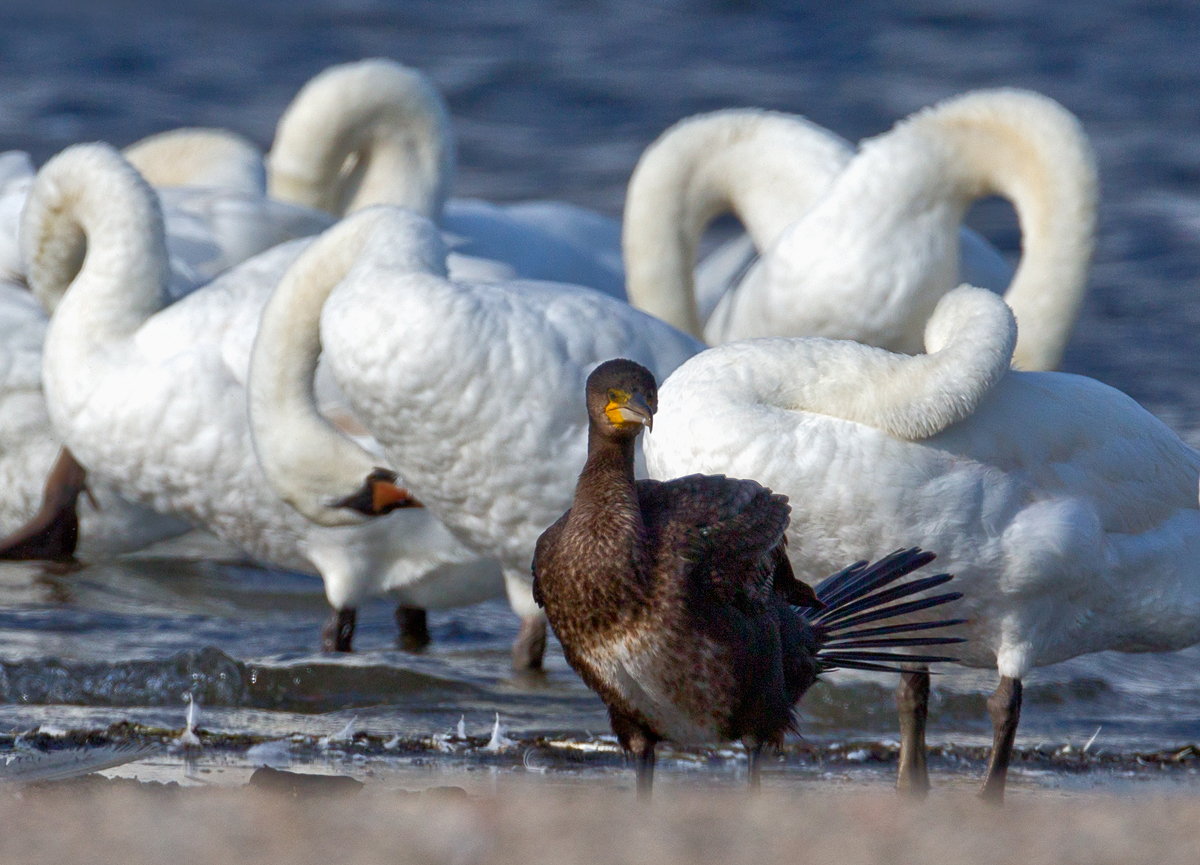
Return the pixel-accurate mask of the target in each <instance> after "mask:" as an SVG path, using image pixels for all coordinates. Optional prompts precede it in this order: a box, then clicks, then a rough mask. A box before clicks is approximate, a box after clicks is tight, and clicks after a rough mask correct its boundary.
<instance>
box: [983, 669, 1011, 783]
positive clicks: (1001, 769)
mask: <svg viewBox="0 0 1200 865" xmlns="http://www.w3.org/2000/svg"><path fill="white" fill-rule="evenodd" d="M987 707H988V714H989V715H991V716H992V728H993V731H994V735H993V739H992V755H991V758H990V759H989V760H988V767H987V775H985V776H984V779H983V789H982V790H980V791H979V798H980V799H982V800H983V801H985V802H989V803H991V804H993V805H1003V804H1004V784H1005V781H1006V780H1007V779H1008V763H1009V760H1011V759H1012V749H1013V740H1014V739H1016V738H1017V722H1018V721H1020V720H1021V680H1020V679H1014V678H1012V677H1010V676H1001V677H1000V686H999V687H998V688H996V691H995V693H993V694H992V696H990V697H988V701H987Z"/></svg>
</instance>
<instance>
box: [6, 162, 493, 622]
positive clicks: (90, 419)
mask: <svg viewBox="0 0 1200 865" xmlns="http://www.w3.org/2000/svg"><path fill="white" fill-rule="evenodd" d="M159 219H160V217H159V215H158V208H157V201H156V199H155V197H154V196H153V194H152V193H151V191H150V190H149V188H148V187H147V186H146V185H145V184H144V182H143V181H142V180H141V178H140V177H139V176H138V175H137V174H136V172H134V171H133V169H132V168H130V167H129V166H128V165H127V164H126V163H125V162H124V161H123V160H121V158H120V157H119V156H118V155H117V154H116V153H115V152H114V151H112V150H111V149H110V148H107V147H105V146H102V145H91V146H82V147H75V148H71V149H68V150H67V151H64V153H63V154H60V155H59V156H58V157H55V159H54V160H52V161H51V162H50V163H48V164H47V166H46V167H45V168H43V169H42V172H41V173H40V174H39V176H38V179H37V181H35V184H34V188H33V191H32V193H31V195H30V199H29V204H28V205H27V207H26V214H25V219H24V225H23V228H24V230H23V233H22V241H23V245H24V247H25V253H26V259H27V261H28V262H29V264H30V267H29V274H30V282H31V286H32V287H33V288H34V289H35V291H36V292H37V293H38V295H39V297H40V298H42V299H43V300H46V299H47V296H49V295H55V294H61V295H62V299H61V301H59V304H58V309H57V311H56V313H55V316H54V318H53V320H52V322H51V325H50V328H49V332H48V334H47V338H46V348H45V357H44V360H43V381H44V387H45V392H46V397H47V404H48V406H49V408H50V413H51V416H52V418H53V420H54V423H55V427H56V429H58V430H60V431H61V432H62V433H63V437H64V440H65V441H66V443H67V444H68V446H69V447H71V449H72V451H73V452H74V453H75V455H76V457H77V458H78V459H79V461H80V462H81V463H82V464H83V465H85V466H86V467H87V468H88V471H89V473H90V475H92V476H95V477H97V478H99V479H101V480H105V481H107V482H109V483H111V484H112V485H114V486H115V487H117V488H118V489H119V490H120V491H121V493H122V494H123V495H126V496H127V497H129V498H130V499H132V500H135V501H137V502H139V503H141V504H144V505H148V506H150V507H153V508H154V509H155V510H157V511H160V512H162V513H168V514H172V515H175V516H178V517H182V518H184V519H187V520H188V521H190V522H192V523H195V524H197V525H201V526H203V527H205V528H207V529H209V530H210V531H212V532H213V533H214V534H216V535H217V536H218V537H220V538H222V539H223V540H226V541H228V542H230V543H233V544H235V545H237V546H239V547H240V548H242V549H243V550H245V551H246V552H248V553H250V554H251V555H252V556H255V557H256V558H258V559H260V560H263V561H267V562H271V563H274V564H277V565H280V566H283V567H288V568H294V569H297V570H303V571H308V572H314V571H316V570H318V569H319V570H320V572H321V575H322V577H323V578H324V579H325V581H326V593H327V595H328V597H329V599H330V601H331V603H333V604H334V605H335V606H337V607H343V606H353V605H354V604H356V603H358V602H359V601H361V600H363V599H364V598H365V597H368V596H370V595H372V594H375V593H377V592H379V591H381V590H383V589H400V590H401V595H402V597H405V596H404V594H403V590H405V589H406V588H407V587H409V586H415V585H417V584H421V583H422V581H423V579H424V578H425V577H426V576H428V577H429V578H430V579H431V580H435V581H440V582H443V583H445V584H446V585H448V586H450V587H451V588H452V591H451V592H450V594H449V597H451V598H452V599H453V600H454V601H455V602H459V601H460V600H461V598H462V597H463V596H464V595H469V596H471V597H472V598H473V599H474V600H482V599H484V598H487V597H491V596H494V595H496V594H497V593H498V592H499V591H500V590H501V589H500V580H499V573H498V571H497V569H496V568H495V566H494V565H492V566H490V567H488V566H486V564H480V563H479V562H478V557H477V556H475V555H473V554H472V553H470V552H469V551H467V550H466V549H465V548H464V547H462V545H461V544H458V543H457V542H456V541H455V540H454V538H453V537H452V536H451V535H450V534H449V533H448V532H447V531H446V530H445V528H444V527H441V526H440V525H438V524H437V523H436V520H435V519H434V518H433V516H432V515H431V514H430V513H428V512H425V511H422V510H419V509H418V510H405V511H398V512H395V513H393V514H391V515H389V516H387V517H382V518H380V519H379V520H378V521H376V522H374V523H370V524H367V525H362V526H347V527H343V528H323V527H318V526H314V525H313V524H311V523H309V522H308V521H307V520H305V519H303V518H302V517H300V515H299V514H297V513H296V512H295V511H293V510H292V509H291V508H289V507H288V506H286V505H285V504H284V503H283V502H282V501H280V500H279V498H278V497H277V496H275V495H274V493H273V492H272V491H271V489H270V486H269V485H268V484H267V481H266V479H265V478H264V477H263V475H262V470H261V468H260V467H259V465H258V462H257V460H256V459H255V456H254V450H253V445H252V442H251V439H250V430H249V427H248V421H247V415H246V412H247V409H246V395H245V390H244V387H243V385H242V383H243V382H244V381H245V380H246V375H247V372H246V365H247V364H248V351H249V346H250V344H251V342H252V340H253V332H254V330H255V329H256V327H257V320H258V315H259V313H260V312H261V309H262V306H263V304H264V303H265V302H266V300H267V298H268V296H269V295H270V291H271V289H272V288H273V286H274V284H275V282H276V281H277V280H278V278H279V276H280V275H281V274H282V273H283V271H284V270H285V269H286V268H287V266H288V265H289V264H290V263H291V261H292V260H293V259H294V258H295V257H296V256H297V255H298V254H299V253H300V252H301V251H302V250H303V249H304V247H305V245H306V243H307V241H305V240H300V241H295V242H293V243H291V244H286V245H283V246H280V247H276V248H275V249H272V250H269V251H268V252H266V253H264V254H262V255H261V256H259V257H257V258H255V259H252V260H251V261H249V262H247V263H246V264H244V265H242V266H241V267H238V268H235V269H233V270H231V271H229V272H228V273H226V274H224V275H223V276H222V277H220V278H219V279H217V280H216V281H215V282H213V283H212V284H210V285H208V286H206V287H205V288H204V289H203V290H201V291H197V292H195V293H193V294H192V295H190V296H188V297H187V298H184V299H183V300H181V301H179V302H178V303H176V304H174V305H173V306H171V307H168V308H167V309H163V310H161V311H160V310H158V308H157V307H156V306H155V300H156V296H157V295H158V293H159V292H161V282H162V280H163V279H164V271H165V253H164V249H163V235H162V226H161V222H159ZM84 235H86V243H87V254H86V257H85V258H84V259H83V266H82V269H79V270H78V272H77V273H75V272H73V271H72V270H70V269H69V265H70V263H71V262H74V261H76V260H77V259H78V255H79V252H80V250H79V249H78V244H79V243H80V242H81V240H82V239H83V237H84ZM64 265H66V267H65V266H64ZM64 291H65V294H62V293H63V292H64ZM458 564H463V565H465V566H466V567H465V570H464V571H463V572H462V573H459V572H457V571H455V570H453V569H452V568H451V567H450V566H454V565H458ZM416 591H417V593H418V594H419V595H420V596H421V599H422V600H423V601H425V602H428V605H430V606H441V605H442V604H440V603H438V593H437V592H436V591H431V590H430V586H429V585H428V584H422V585H420V586H418V589H417V590H416Z"/></svg>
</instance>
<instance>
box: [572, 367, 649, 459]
mask: <svg viewBox="0 0 1200 865" xmlns="http://www.w3.org/2000/svg"><path fill="white" fill-rule="evenodd" d="M586 394H587V409H588V418H589V419H590V421H591V428H592V430H593V431H594V432H596V433H599V434H600V435H601V436H603V437H604V438H610V439H633V438H637V435H638V433H640V432H641V431H642V428H643V427H644V428H646V429H652V428H653V427H654V412H655V411H657V410H658V384H657V383H656V382H655V381H654V374H653V373H651V372H650V370H648V369H646V368H645V367H644V366H642V365H641V364H640V363H637V362H635V361H632V360H626V359H624V358H617V359H616V360H606V361H605V362H604V363H602V364H600V365H599V366H598V367H596V368H595V369H594V370H592V374H591V375H589V376H588V379H587V387H586Z"/></svg>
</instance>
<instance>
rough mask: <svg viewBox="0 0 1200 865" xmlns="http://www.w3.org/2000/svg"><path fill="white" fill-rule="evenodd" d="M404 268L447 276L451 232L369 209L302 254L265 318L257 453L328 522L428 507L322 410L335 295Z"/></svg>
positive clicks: (252, 387) (292, 493) (286, 488)
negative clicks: (321, 380)
mask: <svg viewBox="0 0 1200 865" xmlns="http://www.w3.org/2000/svg"><path fill="white" fill-rule="evenodd" d="M396 271H401V272H406V273H412V272H419V273H433V274H438V275H442V276H444V275H445V273H446V249H445V246H444V245H443V244H442V240H441V236H440V234H439V232H438V230H437V228H436V226H434V225H433V223H431V222H430V221H429V220H428V219H425V218H424V217H421V216H419V215H417V214H415V213H412V212H410V211H406V210H403V209H401V208H398V207H372V208H368V209H367V210H364V211H361V212H359V213H356V214H354V215H352V216H348V217H346V218H345V219H343V220H342V221H341V222H339V223H338V224H336V225H335V226H333V227H332V228H330V229H329V230H328V231H326V232H325V233H324V234H322V235H321V236H320V237H318V238H317V239H316V240H315V241H313V242H312V243H311V244H310V245H309V246H308V248H307V249H305V250H304V252H303V253H301V255H300V256H299V257H298V258H297V259H296V260H295V261H294V262H293V263H292V265H291V267H289V268H288V270H287V272H286V273H285V274H284V275H283V278H282V279H280V281H279V285H278V286H277V287H276V288H275V292H274V293H273V294H272V296H271V299H270V300H269V301H268V302H267V305H266V307H265V308H264V310H263V314H262V318H261V319H260V322H259V328H258V334H257V336H256V337H255V341H254V348H253V350H252V352H251V361H250V377H249V383H248V388H247V390H248V398H249V409H250V428H251V432H252V434H253V438H254V447H255V452H256V453H257V454H258V458H259V464H260V465H261V466H262V469H263V472H264V474H265V475H266V476H267V480H268V481H269V482H270V484H271V486H272V487H273V488H274V489H275V491H276V492H277V493H278V494H279V496H280V498H282V499H283V500H284V501H285V502H287V503H288V504H289V505H291V506H292V507H293V508H295V509H296V510H297V511H298V512H299V513H301V514H303V515H304V516H305V517H307V518H308V519H310V520H312V521H313V522H314V523H317V524H318V525H324V526H339V525H353V524H355V523H359V522H362V521H363V519H364V517H373V516H378V515H380V514H383V513H387V512H388V511H390V510H393V509H395V508H397V507H419V506H420V505H419V504H418V503H417V502H416V501H415V500H414V499H413V498H412V496H411V495H409V493H408V492H407V490H405V489H403V488H402V487H401V486H399V484H398V480H397V477H396V475H395V473H394V472H391V471H389V470H387V469H382V468H379V466H378V458H377V457H376V456H375V455H374V454H372V453H371V452H369V451H367V450H366V449H364V448H363V447H361V446H360V445H359V444H358V443H356V442H355V441H354V440H352V439H351V438H350V437H349V436H347V435H345V434H344V433H343V432H342V431H341V430H340V429H338V428H337V427H336V426H335V425H334V424H333V423H331V422H330V421H329V420H328V419H327V418H326V417H324V416H322V415H321V413H320V412H319V411H318V409H317V402H316V397H315V396H314V392H313V388H314V377H315V375H316V371H317V363H318V360H319V358H320V355H321V329H322V325H321V317H322V315H321V313H322V310H323V308H324V306H325V302H326V300H327V299H328V297H329V295H330V293H331V292H332V291H333V290H334V288H335V287H337V286H338V285H339V284H341V283H342V281H343V280H347V279H354V280H358V281H362V282H366V283H368V284H371V283H372V281H373V280H375V279H376V278H378V277H380V276H383V277H384V278H386V275H387V274H390V273H394V272H396ZM397 314H401V311H399V310H398V311H397ZM331 326H332V325H331ZM339 384H342V383H341V382H339Z"/></svg>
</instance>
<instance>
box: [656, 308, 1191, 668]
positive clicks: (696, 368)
mask: <svg viewBox="0 0 1200 865" xmlns="http://www.w3.org/2000/svg"><path fill="white" fill-rule="evenodd" d="M989 305H991V307H992V309H991V310H990V311H989V310H988V309H987V307H988V306H989ZM964 313H967V315H965V316H964ZM1001 316H1004V317H1007V316H1009V313H1008V310H1007V308H1006V307H1004V305H1003V304H1002V303H1001V302H1000V301H999V299H997V298H995V297H994V296H993V295H990V294H988V293H986V292H982V291H979V290H972V289H959V290H957V291H955V292H951V293H950V294H948V295H946V296H945V297H944V298H943V299H942V301H941V302H940V303H939V305H938V307H937V310H936V311H935V314H934V316H933V319H932V320H931V321H930V329H929V334H928V339H929V343H928V346H927V347H928V348H929V350H930V353H929V354H928V355H924V356H915V357H907V356H901V355H889V354H887V353H886V352H883V351H881V350H879V349H873V348H868V347H865V346H861V345H857V344H853V343H842V342H830V341H827V340H821V339H763V340H750V341H746V342H740V343H731V344H729V345H726V346H721V347H718V348H715V349H710V350H709V351H707V352H705V353H704V354H702V355H700V356H698V357H696V358H694V359H692V360H691V361H689V362H688V363H686V364H685V365H684V366H682V367H681V368H680V369H679V370H678V371H677V372H676V373H675V374H674V375H673V376H672V377H671V378H670V379H669V380H668V381H667V382H665V383H664V385H663V387H662V388H661V389H660V391H659V410H658V413H657V414H656V416H655V422H654V429H653V431H652V432H651V433H650V435H649V436H648V437H647V441H646V458H647V465H648V467H649V470H650V473H651V476H653V477H658V478H669V477H677V476H679V475H684V474H689V473H692V472H709V473H723V474H728V475H731V476H735V477H748V478H754V479H755V480H757V481H759V482H760V483H763V484H765V485H767V486H769V487H771V488H772V489H773V490H775V491H776V492H780V493H784V494H786V495H788V496H789V497H790V499H791V501H792V506H793V510H792V522H791V526H790V528H789V530H788V540H789V547H788V550H789V555H790V556H791V558H792V561H793V564H794V566H795V567H796V571H797V576H800V577H801V578H802V579H809V580H811V579H820V578H822V577H823V576H825V575H827V574H828V573H831V572H833V571H835V570H836V569H838V568H839V567H841V566H842V565H844V564H845V562H846V561H851V560H855V559H859V558H876V557H878V556H881V555H884V554H886V553H888V552H890V551H892V550H894V549H896V548H898V547H904V546H912V545H918V546H921V547H923V548H926V549H930V550H933V551H934V552H936V553H937V554H938V567H939V568H940V569H943V570H946V571H949V572H951V573H954V574H956V577H957V578H956V580H955V584H956V588H958V589H959V590H960V591H962V592H963V594H964V599H963V600H962V601H961V602H960V604H961V608H960V610H959V611H957V612H959V613H961V614H962V615H964V616H966V617H967V618H968V619H969V620H970V622H969V624H968V625H966V626H965V628H966V629H967V633H968V635H969V636H970V638H971V639H970V642H969V643H967V644H965V645H964V646H963V647H962V651H961V656H962V657H963V658H964V659H965V660H966V661H967V662H968V663H970V664H973V665H979V666H989V665H991V664H996V665H997V666H998V667H999V670H1000V672H1001V673H1002V674H1003V675H1008V676H1013V677H1016V678H1020V677H1021V676H1022V675H1024V673H1026V672H1027V671H1028V670H1029V669H1030V668H1032V667H1033V666H1037V665H1044V664H1050V663H1055V662H1057V661H1061V660H1065V659H1067V658H1070V657H1073V656H1075V655H1079V654H1084V653H1087V652H1093V651H1100V650H1103V649H1117V650H1123V651H1147V650H1152V651H1162V650H1170V649H1177V648H1181V647H1183V646H1186V645H1190V644H1192V643H1194V642H1196V641H1197V640H1200V574H1198V573H1197V566H1196V562H1197V561H1200V559H1197V554H1198V553H1200V509H1198V502H1197V483H1198V479H1200V454H1198V453H1197V452H1196V451H1194V450H1193V449H1192V448H1190V447H1188V446H1187V445H1185V444H1184V443H1183V442H1181V441H1180V440H1179V439H1178V438H1177V437H1176V436H1175V435H1174V434H1173V433H1172V432H1171V431H1170V430H1169V429H1167V427H1166V426H1164V425H1163V424H1162V423H1160V422H1159V421H1158V420H1157V419H1155V418H1154V417H1153V416H1151V415H1150V414H1149V413H1148V412H1146V411H1144V410H1143V409H1142V408H1141V407H1140V406H1138V405H1137V404H1136V403H1135V402H1134V401H1133V400H1131V399H1130V398H1129V397H1127V396H1125V395H1124V394H1122V393H1120V392H1119V391H1116V390H1114V389H1112V388H1109V387H1107V386H1105V385H1102V384H1100V383H1098V382H1095V381H1093V380H1091V379H1087V378H1084V377H1081V376H1074V375H1065V374H1060V373H1022V372H1016V371H1009V372H1007V373H1003V368H1004V367H1006V366H1007V364H1006V363H1004V362H1003V360H1004V357H1003V353H1002V352H1001V353H999V354H998V353H997V350H998V349H1002V348H1003V347H1004V345H1005V344H1007V345H1008V346H1011V341H1010V340H1009V337H1008V336H1007V335H1005V328H1003V327H1000V328H998V333H999V334H1000V335H1003V336H1004V338H1003V339H997V338H995V336H993V338H992V339H990V340H989V339H984V338H981V334H980V327H981V326H983V325H985V323H986V322H987V321H988V320H989V318H990V319H991V320H992V321H993V322H997V323H999V322H998V317H1001ZM1009 328H1011V317H1009ZM977 351H978V354H979V357H977V358H976V359H975V362H974V363H972V362H971V361H970V357H971V356H972V355H973V354H975V353H976V352H977ZM998 361H1000V363H998ZM998 370H999V371H1000V372H1002V374H1001V375H999V376H997V375H996V373H997V371H998ZM854 380H858V381H859V388H860V390H859V392H857V393H856V392H853V391H847V389H846V387H845V385H846V383H847V382H850V381H854ZM897 400H899V403H897ZM864 401H865V402H866V403H867V405H866V406H865V407H864V405H863V404H862V403H863V402H864ZM871 408H874V409H875V410H876V411H875V412H874V415H873V413H872V412H871V411H868V410H867V409H871ZM898 409H899V412H897V410H898ZM896 417H900V418H901V419H903V420H904V422H903V423H899V424H897V423H895V422H894V420H895V418H896ZM922 417H926V418H928V419H929V420H930V423H929V424H927V425H922V424H921V423H919V422H918V423H912V422H911V421H912V420H917V421H919V420H920V418H922Z"/></svg>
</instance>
